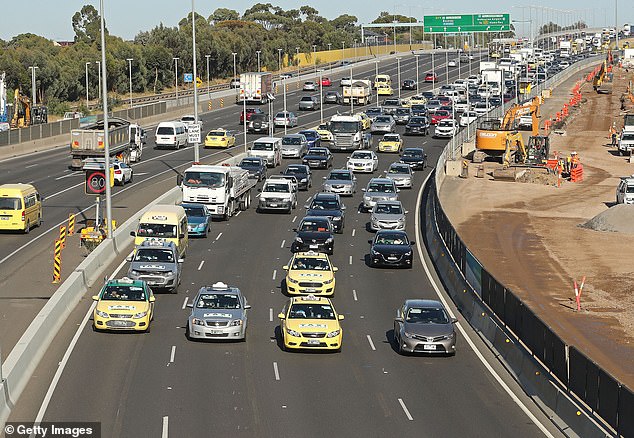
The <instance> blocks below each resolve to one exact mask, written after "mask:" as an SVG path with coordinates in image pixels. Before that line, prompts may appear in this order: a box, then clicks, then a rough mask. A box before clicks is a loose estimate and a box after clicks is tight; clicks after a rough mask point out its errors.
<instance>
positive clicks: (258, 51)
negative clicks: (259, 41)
mask: <svg viewBox="0 0 634 438" xmlns="http://www.w3.org/2000/svg"><path fill="white" fill-rule="evenodd" d="M255 53H257V55H258V73H260V72H261V71H262V69H261V68H260V53H262V51H261V50H256V51H255Z"/></svg>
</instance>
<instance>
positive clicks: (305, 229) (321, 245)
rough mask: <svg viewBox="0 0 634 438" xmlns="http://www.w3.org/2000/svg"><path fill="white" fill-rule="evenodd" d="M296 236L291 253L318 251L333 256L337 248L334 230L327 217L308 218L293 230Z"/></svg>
mask: <svg viewBox="0 0 634 438" xmlns="http://www.w3.org/2000/svg"><path fill="white" fill-rule="evenodd" d="M293 231H295V233H297V234H296V236H295V240H294V241H293V243H292V244H291V252H303V251H317V252H325V253H326V254H330V255H332V253H333V252H334V247H335V236H334V234H333V232H334V228H333V226H332V222H331V221H330V218H328V217H326V216H306V217H304V219H302V221H301V222H300V223H299V227H297V228H293Z"/></svg>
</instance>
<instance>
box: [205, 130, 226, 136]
mask: <svg viewBox="0 0 634 438" xmlns="http://www.w3.org/2000/svg"><path fill="white" fill-rule="evenodd" d="M224 135H225V132H224V131H209V133H208V134H207V137H222V136H224Z"/></svg>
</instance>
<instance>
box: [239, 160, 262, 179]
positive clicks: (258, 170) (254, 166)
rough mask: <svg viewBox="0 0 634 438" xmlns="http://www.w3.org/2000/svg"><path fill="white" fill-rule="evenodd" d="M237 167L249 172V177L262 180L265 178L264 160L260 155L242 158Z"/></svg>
mask: <svg viewBox="0 0 634 438" xmlns="http://www.w3.org/2000/svg"><path fill="white" fill-rule="evenodd" d="M238 166H239V167H241V168H242V169H244V170H246V171H247V172H249V178H252V179H257V180H258V181H262V180H263V179H266V161H264V159H263V158H260V157H248V158H243V159H242V161H240V164H238Z"/></svg>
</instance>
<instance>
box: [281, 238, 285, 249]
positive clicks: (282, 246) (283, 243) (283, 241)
mask: <svg viewBox="0 0 634 438" xmlns="http://www.w3.org/2000/svg"><path fill="white" fill-rule="evenodd" d="M285 244H286V240H282V244H281V245H280V248H284V245H285Z"/></svg>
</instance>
